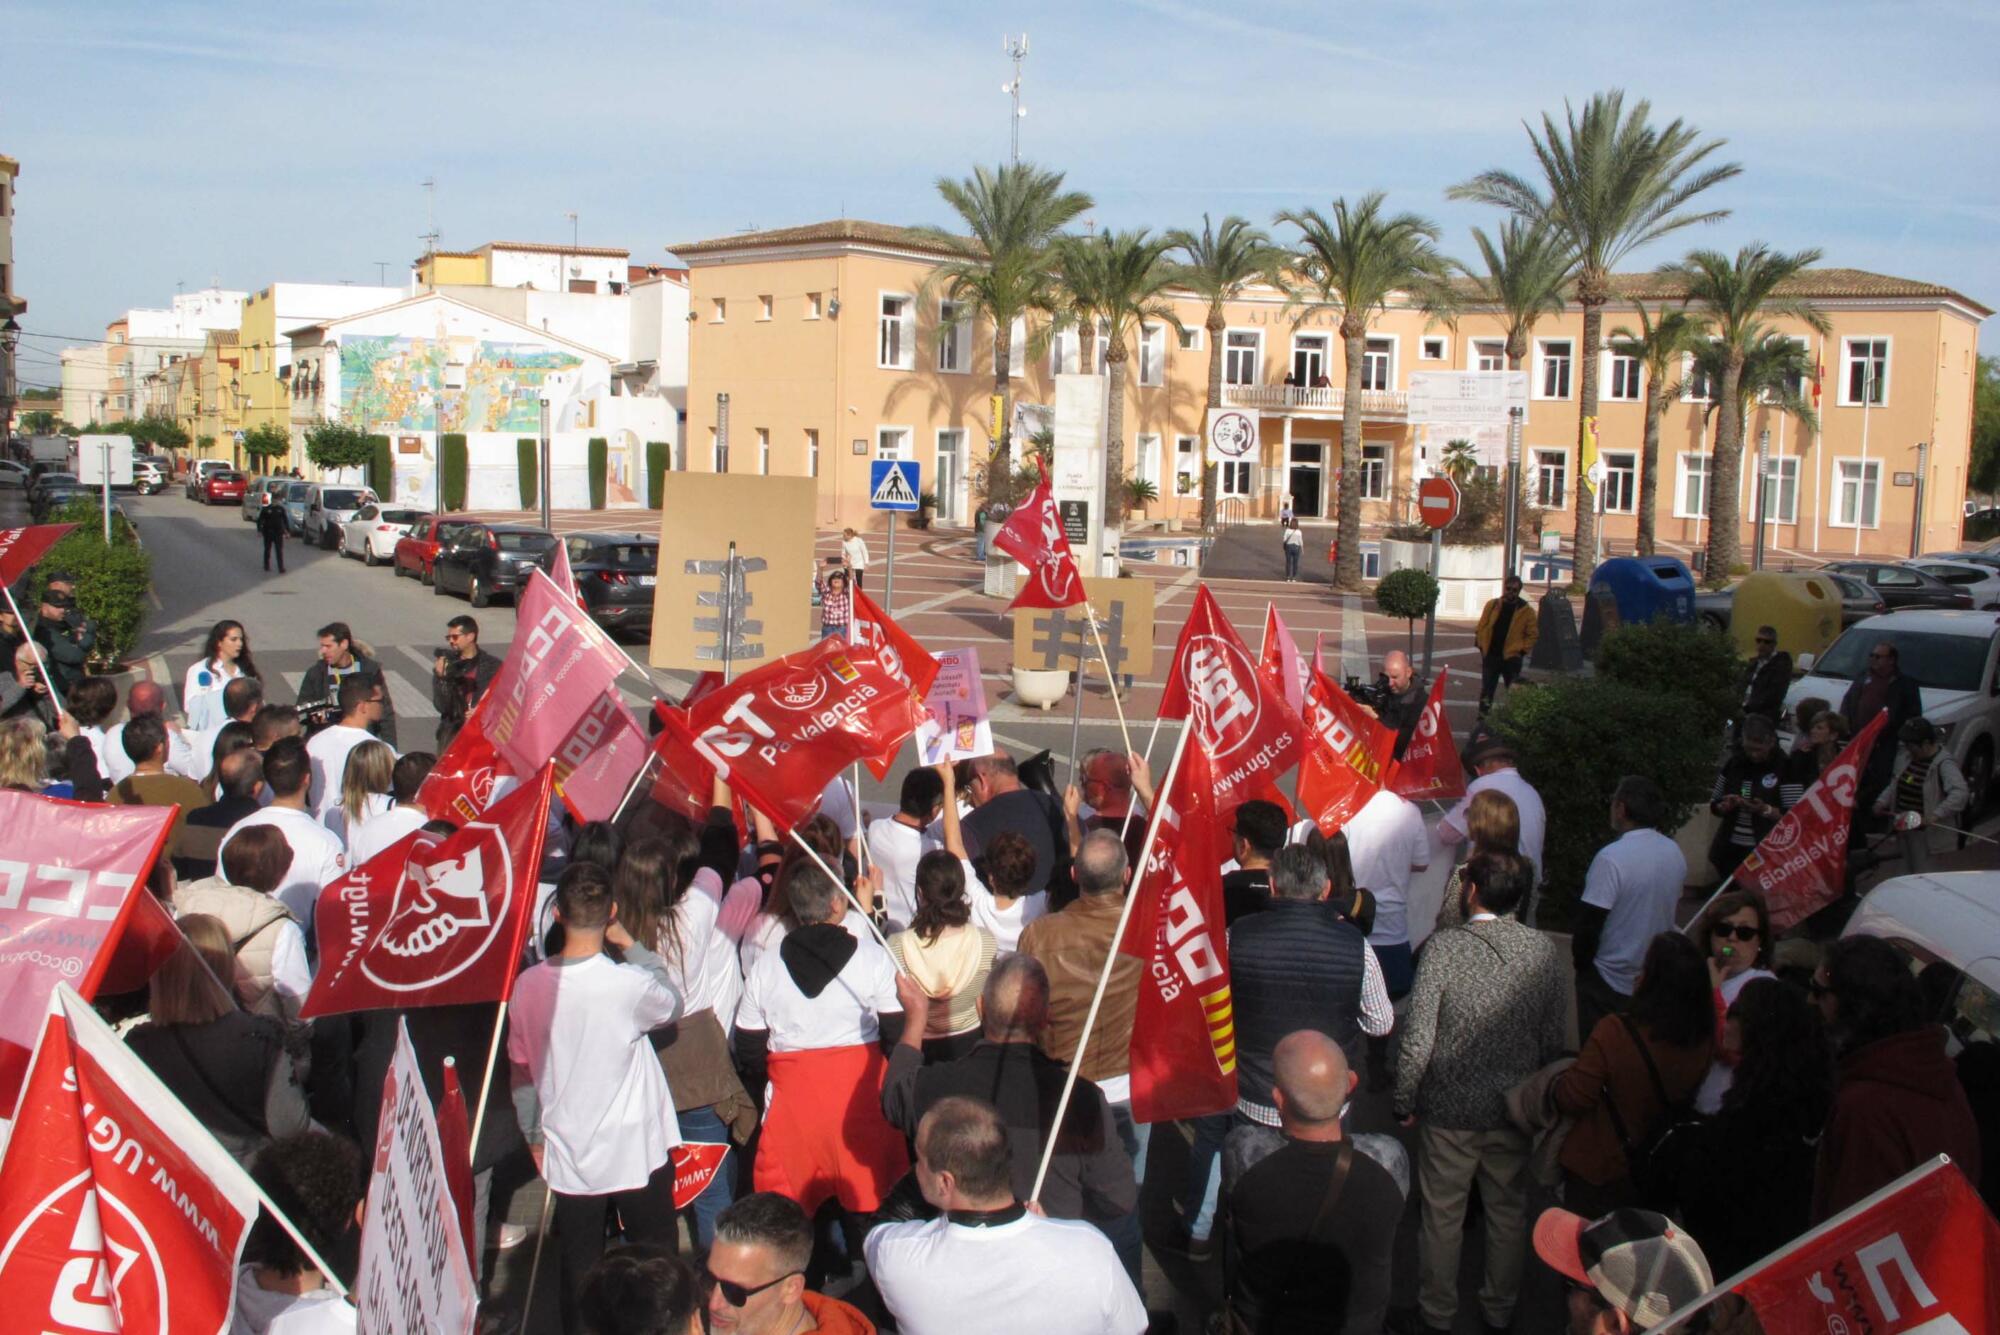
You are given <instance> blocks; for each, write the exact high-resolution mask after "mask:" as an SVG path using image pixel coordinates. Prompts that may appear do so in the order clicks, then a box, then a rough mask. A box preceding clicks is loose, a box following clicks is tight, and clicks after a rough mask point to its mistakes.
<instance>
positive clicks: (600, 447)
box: [589, 436, 611, 510]
mask: <svg viewBox="0 0 2000 1335" xmlns="http://www.w3.org/2000/svg"><path fill="white" fill-rule="evenodd" d="M589 461H590V508H591V509H593V510H602V509H603V508H604V486H605V482H606V479H607V478H608V476H609V474H610V471H611V446H610V444H609V443H607V442H606V441H605V439H604V437H602V436H592V437H591V438H590V454H589Z"/></svg>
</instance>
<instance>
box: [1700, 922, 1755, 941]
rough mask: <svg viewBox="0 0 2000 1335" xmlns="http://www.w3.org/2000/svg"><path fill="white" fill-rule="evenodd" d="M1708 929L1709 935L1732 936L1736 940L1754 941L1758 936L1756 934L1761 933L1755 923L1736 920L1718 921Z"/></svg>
mask: <svg viewBox="0 0 2000 1335" xmlns="http://www.w3.org/2000/svg"><path fill="white" fill-rule="evenodd" d="M1708 930H1709V934H1710V935H1711V936H1722V937H1729V936H1733V937H1735V938H1736V939H1737V940H1738V941H1755V940H1756V939H1757V938H1758V936H1759V935H1761V934H1760V933H1759V932H1758V931H1757V925H1756V924H1755V923H1748V922H1738V923H1727V922H1719V923H1717V924H1715V926H1713V927H1711V928H1709V929H1708Z"/></svg>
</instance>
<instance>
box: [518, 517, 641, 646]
mask: <svg viewBox="0 0 2000 1335" xmlns="http://www.w3.org/2000/svg"><path fill="white" fill-rule="evenodd" d="M562 541H563V547H564V550H565V551H566V552H567V553H568V555H569V568H570V573H571V574H572V575H573V576H575V578H576V593H577V597H579V598H581V599H582V600H583V606H584V608H585V610H586V611H588V612H589V613H590V615H591V617H592V618H593V619H594V620H596V622H597V624H598V625H600V626H603V627H604V628H605V629H607V630H617V629H623V628H627V627H630V628H635V629H638V630H650V629H651V628H652V625H653V579H654V576H655V574H656V573H657V571H658V569H659V563H660V540H659V539H658V538H651V537H647V536H646V535H645V534H643V533H594V532H593V533H570V534H567V535H565V536H564V538H563V540H562ZM554 559H555V548H554V547H551V548H549V554H548V555H547V556H546V557H544V558H543V559H542V567H543V569H547V568H548V565H549V562H550V561H552V560H554Z"/></svg>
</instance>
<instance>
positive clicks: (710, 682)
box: [681, 672, 723, 709]
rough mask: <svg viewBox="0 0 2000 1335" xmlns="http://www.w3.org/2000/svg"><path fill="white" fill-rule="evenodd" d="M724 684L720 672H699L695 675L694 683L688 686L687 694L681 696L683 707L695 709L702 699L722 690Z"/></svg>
mask: <svg viewBox="0 0 2000 1335" xmlns="http://www.w3.org/2000/svg"><path fill="white" fill-rule="evenodd" d="M722 686H723V681H722V674H721V673H720V672H703V673H701V674H699V675H698V676H696V677H695V679H694V683H693V684H692V685H690V686H689V687H688V690H687V694H686V695H684V696H682V697H681V708H682V709H693V708H694V707H695V706H696V705H697V704H699V703H700V702H701V701H703V700H706V699H707V698H708V697H709V696H711V695H714V694H715V693H716V692H717V691H719V690H721V689H722Z"/></svg>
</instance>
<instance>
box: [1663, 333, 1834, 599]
mask: <svg viewBox="0 0 2000 1335" xmlns="http://www.w3.org/2000/svg"><path fill="white" fill-rule="evenodd" d="M1733 355H1735V354H1733V353H1732V351H1731V348H1730V345H1729V344H1728V343H1727V342H1725V341H1724V340H1722V339H1719V338H1713V339H1704V340H1702V341H1701V342H1700V344H1699V345H1698V346H1696V347H1695V348H1694V349H1693V357H1692V358H1691V359H1690V360H1691V362H1692V366H1691V372H1692V373H1691V375H1690V377H1689V379H1690V380H1693V381H1695V382H1697V383H1701V384H1706V385H1710V386H1717V385H1720V384H1721V383H1722V379H1723V377H1724V376H1725V375H1727V374H1728V371H1729V363H1730V360H1731V358H1732V356H1733ZM1740 355H1741V361H1742V366H1741V370H1740V371H1739V372H1738V376H1737V382H1736V384H1737V395H1736V415H1735V424H1736V425H1735V431H1736V439H1737V441H1738V442H1739V446H1740V443H1741V442H1742V441H1743V440H1744V438H1745V436H1746V435H1747V430H1746V428H1747V427H1748V426H1749V422H1750V409H1751V407H1752V406H1753V405H1762V406H1764V407H1766V408H1774V409H1776V410H1777V411H1778V412H1780V413H1782V414H1784V415H1785V416H1787V417H1790V418H1791V419H1792V420H1793V421H1795V422H1797V423H1798V424H1799V427H1800V429H1801V430H1803V431H1805V432H1807V433H1808V434H1810V433H1812V432H1816V431H1818V430H1819V414H1818V413H1816V412H1814V411H1813V406H1812V398H1811V396H1810V395H1809V394H1808V393H1807V392H1806V386H1807V385H1808V384H1810V383H1812V382H1813V381H1814V380H1815V379H1816V378H1817V373H1818V367H1817V366H1816V365H1815V363H1814V360H1813V356H1812V353H1811V352H1809V351H1808V350H1807V348H1806V343H1805V340H1804V339H1801V338H1797V337H1794V336H1792V335H1789V334H1779V333H1774V332H1772V331H1771V330H1770V328H1769V327H1768V326H1765V325H1763V324H1761V323H1760V324H1758V325H1756V326H1754V327H1753V328H1751V329H1750V330H1749V331H1748V332H1747V334H1746V335H1745V338H1744V346H1743V349H1742V350H1741V354H1740ZM1679 388H1680V387H1679V386H1676V389H1677V390H1678V389H1679ZM1707 413H1712V414H1715V415H1716V417H1717V421H1716V429H1715V437H1716V447H1717V449H1718V450H1720V448H1721V441H1722V434H1723V425H1722V423H1723V421H1725V420H1727V419H1726V417H1725V416H1724V414H1723V406H1722V397H1721V395H1720V394H1717V395H1715V397H1714V398H1713V399H1712V400H1711V401H1710V403H1709V406H1708V409H1707ZM1710 471H1711V473H1713V470H1712V469H1711V470H1710ZM1758 495H1759V492H1758V491H1757V489H1756V488H1755V487H1752V488H1751V492H1750V496H1751V503H1752V504H1753V505H1754V504H1756V499H1757V496H1758ZM1729 508H1730V511H1731V513H1732V516H1733V514H1734V511H1735V508H1736V486H1735V484H1734V483H1733V482H1732V483H1731V485H1730V488H1729ZM1709 517H1710V519H1711V520H1714V519H1715V517H1716V516H1715V506H1714V504H1713V503H1712V502H1711V504H1710V506H1709ZM1717 522H1720V521H1717ZM1752 522H1755V512H1754V511H1753V512H1752ZM1712 541H1713V535H1711V543H1712ZM1710 550H1711V551H1713V546H1712V545H1711V548H1710ZM1706 559H1707V560H1709V561H1711V562H1713V560H1714V559H1715V558H1714V557H1713V556H1710V557H1708V558H1706ZM1710 569H1711V571H1713V566H1712V565H1711V567H1710ZM1710 578H1711V579H1712V580H1715V581H1717V582H1720V581H1721V580H1723V579H1727V578H1728V576H1727V574H1726V573H1720V572H1718V573H1714V574H1712V575H1711V576H1710Z"/></svg>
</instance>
